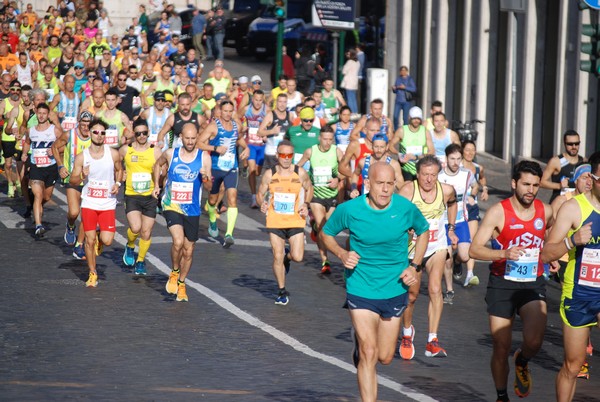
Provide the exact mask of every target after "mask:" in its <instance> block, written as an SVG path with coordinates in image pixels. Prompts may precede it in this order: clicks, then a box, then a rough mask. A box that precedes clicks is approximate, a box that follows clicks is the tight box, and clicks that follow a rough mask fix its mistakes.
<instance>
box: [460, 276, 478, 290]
mask: <svg viewBox="0 0 600 402" xmlns="http://www.w3.org/2000/svg"><path fill="white" fill-rule="evenodd" d="M477 285H479V278H478V277H477V275H471V276H468V275H467V277H466V279H465V283H464V284H463V287H465V288H470V287H473V286H477Z"/></svg>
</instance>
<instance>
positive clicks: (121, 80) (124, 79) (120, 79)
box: [117, 78, 127, 82]
mask: <svg viewBox="0 0 600 402" xmlns="http://www.w3.org/2000/svg"><path fill="white" fill-rule="evenodd" d="M117 81H119V82H123V81H127V78H117Z"/></svg>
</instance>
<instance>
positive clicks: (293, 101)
mask: <svg viewBox="0 0 600 402" xmlns="http://www.w3.org/2000/svg"><path fill="white" fill-rule="evenodd" d="M276 102H277V100H276ZM300 103H302V94H301V93H300V92H299V91H295V92H294V96H290V94H288V98H287V110H288V112H295V111H296V106H298V105H299V104H300Z"/></svg>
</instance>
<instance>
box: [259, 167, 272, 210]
mask: <svg viewBox="0 0 600 402" xmlns="http://www.w3.org/2000/svg"><path fill="white" fill-rule="evenodd" d="M272 176H273V173H272V171H271V169H269V170H267V171H265V172H264V173H263V177H262V179H261V181H260V185H259V186H258V191H257V192H256V203H257V204H258V205H260V210H261V212H262V213H266V212H267V209H268V208H269V205H268V204H266V200H265V195H266V194H267V191H269V183H271V177H272Z"/></svg>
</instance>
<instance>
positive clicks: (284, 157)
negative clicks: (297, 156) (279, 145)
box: [277, 152, 294, 159]
mask: <svg viewBox="0 0 600 402" xmlns="http://www.w3.org/2000/svg"><path fill="white" fill-rule="evenodd" d="M277 154H278V155H279V157H280V158H281V159H292V158H293V157H294V153H293V152H292V153H291V154H282V153H281V152H278V153H277Z"/></svg>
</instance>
